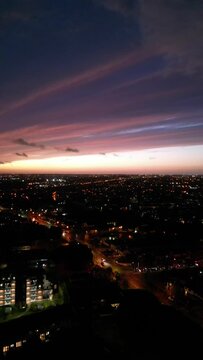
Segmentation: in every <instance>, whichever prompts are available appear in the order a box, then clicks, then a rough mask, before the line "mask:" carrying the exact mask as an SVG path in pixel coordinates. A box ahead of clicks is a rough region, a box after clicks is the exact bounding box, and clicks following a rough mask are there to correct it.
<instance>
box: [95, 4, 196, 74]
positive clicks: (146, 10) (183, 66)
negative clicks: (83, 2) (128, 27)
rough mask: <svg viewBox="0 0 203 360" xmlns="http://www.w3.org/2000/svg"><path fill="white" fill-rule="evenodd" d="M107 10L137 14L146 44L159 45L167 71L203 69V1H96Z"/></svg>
mask: <svg viewBox="0 0 203 360" xmlns="http://www.w3.org/2000/svg"><path fill="white" fill-rule="evenodd" d="M96 2H99V3H100V4H102V5H103V6H105V7H106V8H107V9H109V10H111V11H115V12H120V13H121V14H123V15H124V16H126V14H128V15H131V16H133V17H134V21H136V22H138V23H139V27H140V34H141V39H140V42H141V44H142V47H148V46H149V47H153V48H156V49H157V51H159V52H160V53H161V54H162V55H163V56H164V57H165V59H166V65H167V71H176V72H183V73H187V74H192V73H195V72H198V71H202V70H203V21H202V18H203V1H202V0H191V1H190V0H153V1H152V0H131V1H125V0H96Z"/></svg>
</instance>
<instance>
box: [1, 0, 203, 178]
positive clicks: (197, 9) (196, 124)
mask: <svg viewBox="0 0 203 360" xmlns="http://www.w3.org/2000/svg"><path fill="white" fill-rule="evenodd" d="M202 19H203V1H202V0H193V1H190V0H153V1H152V0H52V1H50V0H6V1H1V3H0V24H1V26H0V42H1V56H0V84H1V85H0V150H1V158H0V172H1V173H16V172H17V173H32V172H34V173H43V172H45V173H48V172H49V173H57V172H58V173H150V174H151V173H169V174H170V173H183V174H184V173H200V174H203V21H202Z"/></svg>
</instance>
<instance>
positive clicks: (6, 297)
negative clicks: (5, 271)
mask: <svg viewBox="0 0 203 360" xmlns="http://www.w3.org/2000/svg"><path fill="white" fill-rule="evenodd" d="M15 296H16V279H15V277H14V276H7V277H2V278H1V279H0V306H5V305H15Z"/></svg>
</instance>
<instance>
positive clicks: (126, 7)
mask: <svg viewBox="0 0 203 360" xmlns="http://www.w3.org/2000/svg"><path fill="white" fill-rule="evenodd" d="M96 3H98V4H100V5H102V6H104V7H105V8H107V9H108V10H111V11H116V12H119V13H122V14H123V15H126V16H129V15H130V16H131V15H133V14H134V10H135V6H136V5H137V1H135V0H96Z"/></svg>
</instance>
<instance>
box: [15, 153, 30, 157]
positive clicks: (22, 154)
mask: <svg viewBox="0 0 203 360" xmlns="http://www.w3.org/2000/svg"><path fill="white" fill-rule="evenodd" d="M15 154H16V155H17V156H23V157H28V155H27V154H26V153H24V152H23V153H18V152H16V153H15Z"/></svg>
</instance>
